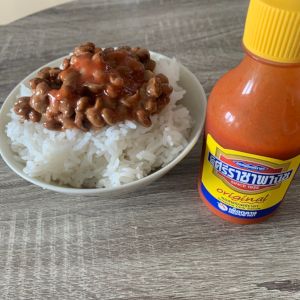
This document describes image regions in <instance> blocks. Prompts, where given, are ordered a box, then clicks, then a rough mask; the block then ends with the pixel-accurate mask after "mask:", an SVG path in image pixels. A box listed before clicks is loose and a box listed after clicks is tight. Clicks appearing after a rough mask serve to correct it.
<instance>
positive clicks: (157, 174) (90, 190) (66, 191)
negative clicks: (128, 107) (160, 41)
mask: <svg viewBox="0 0 300 300" xmlns="http://www.w3.org/2000/svg"><path fill="white" fill-rule="evenodd" d="M149 52H150V54H151V55H154V56H156V57H158V58H164V59H168V60H171V58H170V57H167V56H165V55H163V54H160V53H158V52H154V51H149ZM66 57H69V55H64V56H62V57H60V58H56V59H54V60H52V61H50V62H48V63H46V64H44V65H42V66H41V67H39V68H37V69H36V70H34V71H33V72H31V73H30V74H28V75H27V76H26V77H25V78H23V79H22V80H21V81H20V82H19V83H18V84H17V85H16V86H15V87H14V88H13V89H12V90H11V92H10V93H9V94H8V96H7V97H6V98H5V100H4V102H3V104H2V106H1V109H0V117H1V115H3V114H4V111H5V110H6V106H8V108H10V106H11V105H9V99H10V98H11V97H12V95H13V94H14V93H15V92H16V91H17V89H19V87H20V85H21V84H23V83H24V82H27V81H28V80H29V78H31V77H32V76H33V75H34V74H36V73H37V72H38V71H39V70H40V69H41V68H44V67H47V66H49V65H52V64H54V63H56V62H62V61H63V59H64V58H66ZM177 62H178V64H179V65H180V68H181V69H183V70H184V72H186V73H188V74H189V76H191V77H192V78H193V80H194V82H196V83H197V86H198V89H199V91H200V93H201V96H200V97H203V100H204V101H203V102H204V107H203V110H204V116H205V115H206V114H205V112H206V107H207V97H206V93H205V91H204V88H203V86H202V85H201V83H200V81H199V80H198V78H197V77H196V76H195V75H194V74H193V73H192V72H191V71H190V70H189V69H188V68H187V67H185V66H184V65H183V64H181V62H180V61H178V60H177ZM204 122H205V117H204V118H202V120H200V122H199V124H198V125H197V127H196V128H197V129H196V132H195V133H194V136H193V138H192V139H191V140H190V141H189V142H188V144H187V145H186V147H185V148H184V149H183V150H182V151H181V152H180V153H179V155H178V156H177V157H176V158H175V159H173V160H172V161H170V162H169V163H168V164H167V165H165V166H164V167H162V168H160V169H158V170H156V171H155V172H153V173H151V174H149V175H147V176H145V177H143V178H141V179H138V180H135V181H132V182H129V183H125V184H122V185H120V186H117V187H110V188H75V187H67V186H59V185H55V184H51V183H47V182H44V181H42V180H40V179H38V178H33V177H31V176H29V175H27V174H26V173H24V171H23V170H22V169H19V168H18V167H16V166H14V164H13V163H11V161H14V160H12V159H10V158H9V157H7V156H6V155H5V153H4V151H3V148H2V146H1V144H2V143H0V155H1V157H2V159H3V160H4V161H5V163H6V164H7V166H8V167H9V168H10V169H11V170H12V171H14V172H15V173H16V174H17V175H19V176H20V177H22V178H23V179H25V180H26V181H28V182H30V183H33V184H35V185H37V186H39V187H41V188H43V189H48V190H51V191H54V192H59V193H64V194H70V195H71V194H73V195H76V194H77V195H78V194H80V195H92V194H101V193H108V194H109V193H112V192H118V191H119V192H122V190H126V189H131V188H134V187H138V186H139V185H143V183H147V182H149V181H150V182H151V181H154V179H155V178H156V177H160V176H162V175H164V174H165V173H167V172H168V171H169V170H171V169H172V168H173V167H175V166H176V165H177V164H178V163H179V162H180V161H182V160H183V159H184V158H185V157H186V156H187V154H188V153H189V152H190V151H191V150H192V149H193V147H194V146H195V144H196V143H197V141H198V139H199V137H200V135H201V133H202V130H203V127H204ZM6 125H7V123H6V124H4V128H2V129H1V128H0V130H4V131H5V126H6ZM194 129H195V128H194Z"/></svg>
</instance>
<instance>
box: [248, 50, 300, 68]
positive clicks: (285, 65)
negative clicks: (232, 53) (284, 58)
mask: <svg viewBox="0 0 300 300" xmlns="http://www.w3.org/2000/svg"><path fill="white" fill-rule="evenodd" d="M243 48H244V52H245V54H246V55H245V58H244V59H251V60H253V61H254V62H257V63H260V64H264V65H270V66H273V67H274V66H275V67H276V66H277V67H280V68H290V67H300V63H279V62H276V61H271V60H267V59H264V58H262V57H259V56H257V55H255V54H253V53H252V52H251V51H249V50H248V49H247V48H246V47H245V46H244V45H243Z"/></svg>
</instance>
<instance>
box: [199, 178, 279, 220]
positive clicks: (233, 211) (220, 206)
mask: <svg viewBox="0 0 300 300" xmlns="http://www.w3.org/2000/svg"><path fill="white" fill-rule="evenodd" d="M200 188H201V192H202V193H203V195H204V196H205V198H206V200H207V201H208V202H209V203H210V204H211V205H212V206H213V207H215V208H216V209H217V210H219V211H220V212H222V213H224V214H226V215H229V216H232V217H236V218H241V219H256V218H262V217H265V216H267V215H269V214H271V213H272V212H273V211H274V210H276V208H277V207H278V206H279V205H280V203H281V201H280V202H279V203H277V204H276V205H274V206H272V207H269V208H267V209H262V210H242V209H237V208H234V207H232V206H229V205H227V204H224V203H222V202H221V201H219V200H217V199H216V198H215V197H214V196H213V195H211V194H210V193H209V191H208V190H207V189H206V188H205V186H204V185H203V183H201V187H200Z"/></svg>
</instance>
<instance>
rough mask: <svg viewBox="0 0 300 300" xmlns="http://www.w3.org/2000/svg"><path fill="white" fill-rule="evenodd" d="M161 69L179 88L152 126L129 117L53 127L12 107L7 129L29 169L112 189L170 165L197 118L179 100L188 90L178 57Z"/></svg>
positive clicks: (78, 184) (74, 184)
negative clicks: (94, 125)
mask: <svg viewBox="0 0 300 300" xmlns="http://www.w3.org/2000/svg"><path fill="white" fill-rule="evenodd" d="M155 73H163V74H165V75H166V76H167V77H168V78H169V81H170V84H171V85H172V86H173V88H174V91H173V93H172V94H171V102H170V104H168V105H167V106H166V107H165V108H164V110H163V111H162V112H161V113H159V114H158V115H154V116H152V117H151V120H152V126H151V127H150V128H145V127H143V126H141V125H139V124H138V123H136V122H132V121H126V122H123V123H119V124H116V125H114V126H110V127H105V128H103V129H102V130H100V131H97V132H92V131H91V132H87V133H84V132H82V131H80V130H77V129H72V130H66V131H64V132H59V131H50V130H47V129H46V128H44V127H43V125H42V124H40V123H33V122H31V121H25V122H20V120H19V117H18V116H17V115H16V114H15V113H13V112H12V113H11V121H10V122H9V123H8V124H7V127H6V132H7V136H8V137H9V138H10V140H11V148H12V150H13V151H14V152H15V153H16V157H18V159H19V160H20V159H21V160H22V162H23V163H24V164H25V167H24V172H25V173H26V174H28V175H29V176H31V177H36V178H39V179H41V180H43V181H45V182H48V183H50V182H56V183H59V184H61V185H68V186H72V187H76V188H80V187H91V188H93V187H103V188H107V187H116V186H119V185H122V184H126V183H129V182H132V181H135V180H138V179H141V178H143V177H145V176H146V175H148V174H149V173H151V171H153V170H155V169H157V168H160V167H163V166H165V165H167V164H168V163H169V162H170V161H172V160H173V159H174V158H176V157H177V156H178V154H179V153H180V152H181V151H182V150H183V149H184V148H185V146H186V145H187V139H188V137H189V134H190V129H191V127H192V119H191V116H190V114H189V111H188V110H187V108H185V107H184V106H183V105H181V104H178V103H177V102H178V100H180V99H182V97H183V95H184V93H185V91H184V90H183V89H182V88H181V87H180V86H178V84H177V81H178V80H179V65H178V63H177V61H176V60H175V58H173V59H172V60H171V62H169V61H167V60H163V59H161V60H159V61H158V62H157V66H156V69H155ZM21 93H22V95H24V94H26V90H24V89H23V91H22V92H21Z"/></svg>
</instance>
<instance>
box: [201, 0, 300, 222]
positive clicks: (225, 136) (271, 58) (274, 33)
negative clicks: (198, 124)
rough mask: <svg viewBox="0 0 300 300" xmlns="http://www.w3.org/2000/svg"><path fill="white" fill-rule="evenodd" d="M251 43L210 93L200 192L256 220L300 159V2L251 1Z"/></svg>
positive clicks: (280, 193)
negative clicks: (238, 62) (236, 64)
mask: <svg viewBox="0 0 300 300" xmlns="http://www.w3.org/2000/svg"><path fill="white" fill-rule="evenodd" d="M243 46H244V50H245V56H244V59H243V60H242V62H241V63H240V65H238V66H237V67H236V68H235V69H233V70H231V71H230V72H228V73H227V74H225V75H224V76H223V77H222V78H221V79H220V80H219V81H218V82H217V84H216V85H215V87H214V88H213V91H212V93H211V95H210V97H209V101H208V109H207V119H206V125H205V147H204V153H203V161H202V166H201V172H200V179H199V193H200V196H201V198H202V200H203V201H204V203H205V204H206V205H207V206H208V208H209V209H210V210H212V212H214V213H215V214H216V215H218V216H219V217H221V218H223V219H225V220H228V221H231V222H234V223H239V224H249V223H256V222H261V221H263V220H265V219H266V218H268V217H269V216H270V215H272V214H273V213H274V211H275V210H276V209H277V208H278V207H279V205H280V203H281V202H282V199H283V198H284V195H285V193H286V192H287V189H288V187H289V185H290V184H291V181H292V179H293V177H294V175H295V174H296V172H297V169H298V167H299V163H300V1H299V0H251V1H250V5H249V10H248V15H247V20H246V25H245V32H244V37H243Z"/></svg>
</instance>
